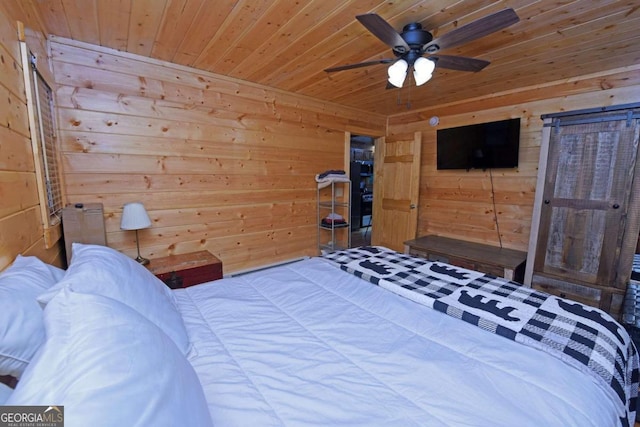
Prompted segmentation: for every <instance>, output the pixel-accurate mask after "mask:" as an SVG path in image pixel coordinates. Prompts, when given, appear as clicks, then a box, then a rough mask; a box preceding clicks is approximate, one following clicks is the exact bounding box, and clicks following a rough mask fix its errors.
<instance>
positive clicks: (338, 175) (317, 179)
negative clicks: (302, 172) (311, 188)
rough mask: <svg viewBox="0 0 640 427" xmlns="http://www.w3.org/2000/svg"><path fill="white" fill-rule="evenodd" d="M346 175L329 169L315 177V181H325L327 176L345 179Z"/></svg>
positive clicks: (339, 170)
mask: <svg viewBox="0 0 640 427" xmlns="http://www.w3.org/2000/svg"><path fill="white" fill-rule="evenodd" d="M346 175H347V173H346V172H345V171H343V170H341V169H329V170H328V171H324V172H322V173H319V174H318V175H316V181H318V182H320V180H322V179H325V178H327V177H329V176H333V177H346Z"/></svg>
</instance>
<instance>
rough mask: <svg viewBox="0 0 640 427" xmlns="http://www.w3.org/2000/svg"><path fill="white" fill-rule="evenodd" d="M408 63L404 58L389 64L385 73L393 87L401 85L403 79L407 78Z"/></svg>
mask: <svg viewBox="0 0 640 427" xmlns="http://www.w3.org/2000/svg"><path fill="white" fill-rule="evenodd" d="M408 68H409V64H407V61H405V60H404V59H400V60H398V61H396V62H394V63H393V64H391V65H390V66H389V69H388V70H387V74H388V75H389V83H391V84H392V85H394V86H395V87H402V84H403V83H404V79H405V78H407V69H408Z"/></svg>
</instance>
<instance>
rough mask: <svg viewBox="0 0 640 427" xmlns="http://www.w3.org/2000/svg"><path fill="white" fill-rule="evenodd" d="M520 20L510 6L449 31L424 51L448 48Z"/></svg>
mask: <svg viewBox="0 0 640 427" xmlns="http://www.w3.org/2000/svg"><path fill="white" fill-rule="evenodd" d="M518 21H520V18H519V17H518V15H517V14H516V12H515V11H514V10H513V9H511V8H509V9H504V10H501V11H500V12H496V13H494V14H492V15H488V16H485V17H484V18H480V19H478V20H476V21H473V22H470V23H469V24H467V25H463V26H462V27H459V28H456V29H455V30H451V31H449V32H448V33H447V34H445V35H443V36H442V37H438V38H436V39H433V40H432V41H431V42H429V43H428V44H427V45H425V46H424V51H425V52H429V53H435V52H437V51H438V50H440V49H447V48H451V47H455V46H458V45H461V44H463V43H467V42H470V41H472V40H476V39H479V38H480V37H484V36H486V35H489V34H491V33H495V32H496V31H499V30H501V29H503V28H507V27H508V26H510V25H513V24H515V23H516V22H518Z"/></svg>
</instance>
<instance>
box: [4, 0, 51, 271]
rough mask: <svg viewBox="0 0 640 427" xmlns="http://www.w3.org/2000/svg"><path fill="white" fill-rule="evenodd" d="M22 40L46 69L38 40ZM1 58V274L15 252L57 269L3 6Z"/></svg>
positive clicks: (12, 26) (16, 49) (13, 33)
mask: <svg viewBox="0 0 640 427" xmlns="http://www.w3.org/2000/svg"><path fill="white" fill-rule="evenodd" d="M27 40H28V43H29V45H30V46H31V47H32V49H34V51H35V52H38V53H41V54H42V55H40V56H41V57H42V60H41V61H40V65H42V66H44V67H46V66H47V64H46V61H47V56H46V53H45V51H44V50H43V47H44V43H43V39H42V37H40V38H39V37H38V36H37V34H35V33H29V34H27ZM0 58H1V60H0V99H1V101H0V270H2V269H4V268H6V267H7V266H8V265H9V264H10V263H11V262H13V260H14V259H15V257H16V255H17V254H23V255H35V256H38V257H39V258H40V259H42V260H43V261H45V262H48V263H51V264H54V265H58V266H61V265H62V253H61V251H62V247H61V245H59V244H58V245H55V246H54V247H53V248H51V249H48V250H47V249H45V245H44V238H43V228H42V221H41V217H40V208H39V204H38V192H37V186H36V177H35V169H34V163H33V152H32V150H31V140H30V133H29V121H28V113H27V101H26V97H25V90H24V80H23V76H22V61H21V59H20V45H19V43H18V29H17V23H16V21H15V20H13V19H12V17H11V14H10V13H9V12H7V11H6V10H5V9H4V7H3V6H2V5H0Z"/></svg>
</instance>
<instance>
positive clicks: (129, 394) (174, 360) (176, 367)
mask: <svg viewBox="0 0 640 427" xmlns="http://www.w3.org/2000/svg"><path fill="white" fill-rule="evenodd" d="M44 324H45V328H46V332H47V338H46V341H45V343H44V344H43V346H42V347H41V349H40V351H38V353H37V354H36V356H35V357H34V358H33V361H32V362H31V363H30V364H29V366H28V367H27V369H26V371H25V372H24V375H23V377H22V379H21V380H20V382H18V385H17V386H16V389H15V390H14V391H13V393H12V394H11V396H10V397H9V399H8V400H7V402H6V404H7V405H49V404H52V405H64V412H65V425H66V426H69V427H71V426H90V425H104V426H126V425H129V426H133V425H136V426H178V425H184V426H210V425H212V424H211V416H210V414H209V409H208V407H207V403H206V400H205V397H204V392H203V391H202V386H201V384H200V381H199V380H198V377H197V376H196V373H195V371H194V370H193V368H192V367H191V364H190V363H189V362H188V360H187V359H186V357H185V356H184V355H183V354H182V353H181V352H180V350H178V348H177V347H176V345H175V343H174V342H173V340H171V339H170V338H169V337H168V336H167V335H166V334H165V333H164V332H162V331H161V330H160V328H158V327H157V326H156V325H154V324H153V323H151V322H150V321H148V320H147V319H145V318H144V317H143V316H142V315H140V313H138V312H136V311H135V310H132V309H131V308H130V307H127V306H126V305H124V304H122V303H120V302H118V301H115V300H113V299H111V298H107V297H104V296H101V295H94V294H82V293H78V292H74V291H73V290H71V287H70V286H69V285H67V286H66V287H64V288H63V289H62V290H61V291H60V292H59V293H58V294H57V295H56V296H55V297H54V298H53V299H52V300H51V301H50V302H49V304H47V307H46V308H45V310H44Z"/></svg>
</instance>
